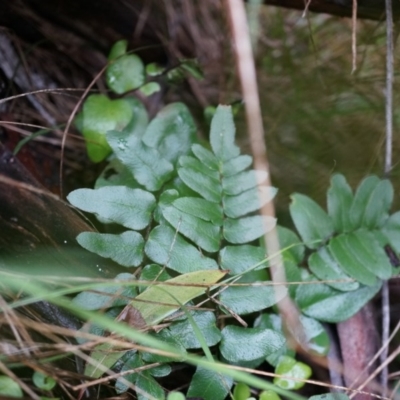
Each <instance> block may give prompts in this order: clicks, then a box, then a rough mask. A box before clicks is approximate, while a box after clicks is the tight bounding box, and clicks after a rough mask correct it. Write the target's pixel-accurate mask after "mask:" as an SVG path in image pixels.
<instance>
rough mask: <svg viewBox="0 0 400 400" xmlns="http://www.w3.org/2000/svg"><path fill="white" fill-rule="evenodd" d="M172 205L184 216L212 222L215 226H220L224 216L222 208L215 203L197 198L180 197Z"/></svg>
mask: <svg viewBox="0 0 400 400" xmlns="http://www.w3.org/2000/svg"><path fill="white" fill-rule="evenodd" d="M172 204H173V206H174V207H175V208H177V209H178V210H179V211H182V212H184V213H186V214H189V215H192V216H194V217H197V218H200V219H202V220H204V221H209V222H212V223H213V224H216V225H222V221H223V217H224V215H223V213H222V207H221V206H220V205H219V204H217V203H214V202H211V201H208V200H204V199H201V198H198V197H181V198H179V199H177V200H175V201H174V202H173V203H172Z"/></svg>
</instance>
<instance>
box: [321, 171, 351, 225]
mask: <svg viewBox="0 0 400 400" xmlns="http://www.w3.org/2000/svg"><path fill="white" fill-rule="evenodd" d="M327 203H328V204H327V205H328V214H329V216H330V217H331V219H332V222H333V225H334V227H335V231H336V232H349V231H350V230H351V229H352V224H351V221H350V208H351V205H352V203H353V191H352V190H351V187H350V185H349V184H348V183H347V181H346V178H345V177H344V176H343V175H340V174H337V175H334V176H332V178H331V186H330V188H329V190H328V193H327Z"/></svg>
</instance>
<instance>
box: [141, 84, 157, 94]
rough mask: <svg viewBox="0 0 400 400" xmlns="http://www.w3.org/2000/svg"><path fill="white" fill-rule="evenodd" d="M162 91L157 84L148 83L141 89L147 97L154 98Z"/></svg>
mask: <svg viewBox="0 0 400 400" xmlns="http://www.w3.org/2000/svg"><path fill="white" fill-rule="evenodd" d="M160 90H161V86H160V84H159V83H157V82H147V83H145V84H144V85H143V86H142V87H141V88H140V92H141V93H143V94H144V95H145V96H147V97H150V96H152V95H153V94H154V93H158V92H159V91H160Z"/></svg>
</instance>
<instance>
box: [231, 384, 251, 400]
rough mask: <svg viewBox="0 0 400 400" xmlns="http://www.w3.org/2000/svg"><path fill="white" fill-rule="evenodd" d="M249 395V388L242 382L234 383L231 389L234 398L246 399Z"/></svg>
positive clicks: (238, 399) (236, 399)
mask: <svg viewBox="0 0 400 400" xmlns="http://www.w3.org/2000/svg"><path fill="white" fill-rule="evenodd" d="M250 396H251V392H250V388H249V387H248V386H247V385H246V384H245V383H242V382H239V383H238V384H236V385H235V388H234V389H233V399H234V400H247V399H248V398H249V397H250Z"/></svg>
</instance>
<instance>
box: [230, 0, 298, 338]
mask: <svg viewBox="0 0 400 400" xmlns="http://www.w3.org/2000/svg"><path fill="white" fill-rule="evenodd" d="M226 7H227V12H228V15H229V20H230V25H231V30H232V38H233V42H234V44H235V52H236V53H235V54H236V62H237V67H238V73H239V79H240V83H241V87H242V93H243V99H244V103H245V108H246V119H247V126H248V134H249V138H250V145H251V149H252V154H253V158H254V166H255V169H256V170H260V171H266V172H267V180H266V182H265V184H266V185H267V186H271V181H270V173H269V166H268V160H267V149H266V145H265V139H264V128H263V121H262V115H261V108H260V99H259V96H258V85H257V76H256V70H255V65H254V58H253V54H252V49H251V39H250V33H249V29H248V26H247V18H246V11H245V8H244V4H243V1H242V0H226ZM261 213H262V215H264V216H268V217H272V218H275V208H274V204H273V202H272V201H269V202H267V203H266V204H265V205H264V206H263V207H262V208H261ZM265 245H266V248H267V249H268V252H269V254H274V258H273V259H272V260H271V267H270V270H271V276H272V279H273V281H279V282H285V281H286V276H285V270H284V268H283V261H282V256H281V253H280V245H279V239H278V233H277V231H276V229H272V230H271V231H269V232H268V233H267V234H266V235H265ZM284 289H285V286H283V285H279V286H276V296H277V297H278V298H281V297H283V296H281V295H280V293H281V291H282V290H284ZM278 308H279V311H280V313H281V314H282V320H283V321H284V323H285V324H286V325H287V328H288V329H289V332H290V334H291V335H292V336H293V339H294V340H295V342H298V343H299V344H301V343H304V333H303V332H301V331H300V330H299V326H301V325H300V324H299V321H298V319H299V315H298V311H297V308H296V306H295V305H294V304H293V302H292V300H291V299H290V298H289V297H288V296H285V297H284V298H283V299H282V300H281V301H280V302H279V303H278Z"/></svg>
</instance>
